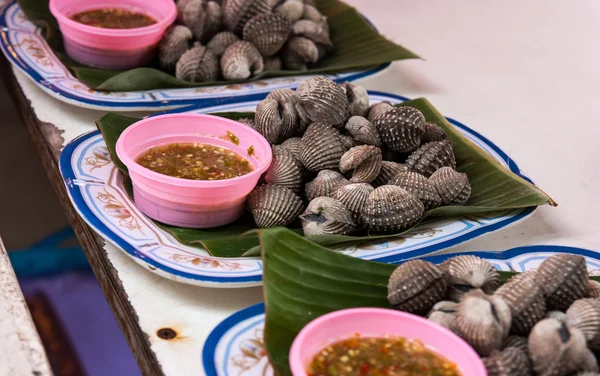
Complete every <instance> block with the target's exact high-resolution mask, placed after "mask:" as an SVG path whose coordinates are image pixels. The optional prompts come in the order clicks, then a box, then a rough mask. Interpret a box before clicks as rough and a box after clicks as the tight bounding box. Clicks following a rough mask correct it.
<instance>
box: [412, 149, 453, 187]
mask: <svg viewBox="0 0 600 376" xmlns="http://www.w3.org/2000/svg"><path fill="white" fill-rule="evenodd" d="M442 167H451V168H452V169H454V168H456V159H455V158H454V151H453V150H452V144H451V143H450V141H448V140H443V141H432V142H428V143H426V144H423V145H421V146H420V147H419V148H418V149H417V150H415V151H414V152H412V153H411V154H410V155H409V156H408V158H407V159H406V168H407V169H408V170H409V171H415V172H418V173H419V174H421V175H424V176H425V177H426V178H428V177H430V176H431V175H432V174H433V173H434V172H436V171H437V170H439V169H440V168H442Z"/></svg>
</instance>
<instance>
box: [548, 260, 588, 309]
mask: <svg viewBox="0 0 600 376" xmlns="http://www.w3.org/2000/svg"><path fill="white" fill-rule="evenodd" d="M536 278H537V280H538V284H539V285H540V286H542V289H543V290H544V296H545V297H546V305H547V306H548V309H549V310H553V309H556V310H559V311H566V310H567V308H569V306H570V305H571V304H573V302H574V301H575V300H577V299H581V298H583V297H584V296H585V292H586V287H587V281H588V273H587V266H586V262H585V258H584V257H583V256H578V255H572V254H568V253H561V254H557V255H554V256H552V257H549V258H547V259H546V260H544V261H543V262H542V263H541V264H540V266H539V267H538V269H537V273H536Z"/></svg>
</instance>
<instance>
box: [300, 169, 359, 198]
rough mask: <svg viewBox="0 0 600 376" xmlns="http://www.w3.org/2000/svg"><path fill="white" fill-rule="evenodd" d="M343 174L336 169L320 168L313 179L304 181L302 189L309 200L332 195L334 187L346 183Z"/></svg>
mask: <svg viewBox="0 0 600 376" xmlns="http://www.w3.org/2000/svg"><path fill="white" fill-rule="evenodd" d="M348 183H349V182H348V180H346V178H345V177H344V175H342V174H340V173H339V172H337V171H332V170H322V171H319V173H318V174H317V177H316V178H314V180H313V181H311V182H309V183H306V185H305V187H304V189H305V192H306V198H308V200H309V201H312V200H313V199H315V198H317V197H321V196H323V197H332V196H333V194H334V193H335V191H336V189H337V188H338V187H340V186H341V185H343V184H348Z"/></svg>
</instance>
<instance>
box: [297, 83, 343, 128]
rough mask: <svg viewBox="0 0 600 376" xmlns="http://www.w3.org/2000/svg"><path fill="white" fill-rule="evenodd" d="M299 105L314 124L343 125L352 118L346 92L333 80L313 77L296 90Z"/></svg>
mask: <svg viewBox="0 0 600 376" xmlns="http://www.w3.org/2000/svg"><path fill="white" fill-rule="evenodd" d="M296 97H297V98H298V100H299V105H300V106H301V107H302V109H303V110H304V112H305V113H306V115H307V116H308V118H309V119H310V120H312V121H313V122H320V123H325V124H329V125H332V126H340V125H343V124H344V123H345V122H346V120H348V118H349V117H350V104H349V103H348V99H347V97H346V93H344V90H343V89H342V88H341V87H340V86H338V85H337V84H336V83H335V82H333V81H332V80H330V79H328V78H325V77H323V76H313V77H310V78H308V79H306V80H304V81H302V82H301V83H300V85H298V88H297V89H296Z"/></svg>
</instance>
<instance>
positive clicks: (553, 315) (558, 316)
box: [546, 311, 567, 322]
mask: <svg viewBox="0 0 600 376" xmlns="http://www.w3.org/2000/svg"><path fill="white" fill-rule="evenodd" d="M546 318H547V319H554V320H557V321H560V322H566V321H567V314H566V313H564V312H562V311H549V312H547V313H546Z"/></svg>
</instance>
